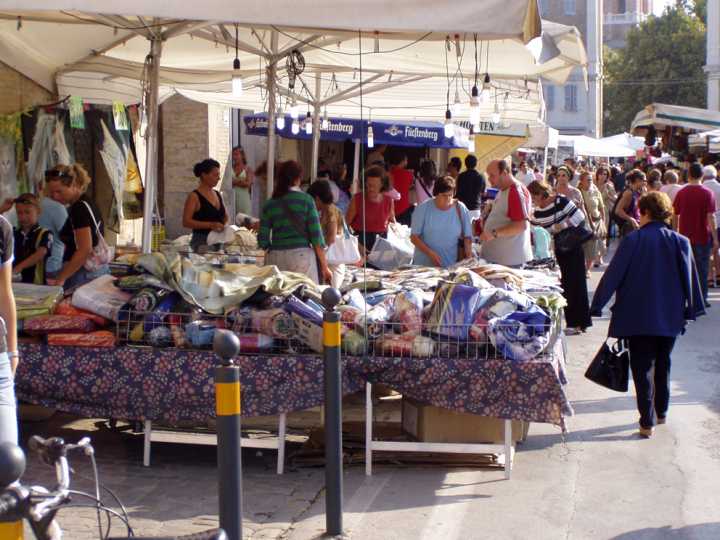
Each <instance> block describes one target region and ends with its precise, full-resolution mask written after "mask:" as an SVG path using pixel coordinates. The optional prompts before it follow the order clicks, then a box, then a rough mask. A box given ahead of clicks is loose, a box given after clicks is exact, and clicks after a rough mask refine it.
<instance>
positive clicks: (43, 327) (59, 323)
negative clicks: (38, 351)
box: [23, 315, 96, 336]
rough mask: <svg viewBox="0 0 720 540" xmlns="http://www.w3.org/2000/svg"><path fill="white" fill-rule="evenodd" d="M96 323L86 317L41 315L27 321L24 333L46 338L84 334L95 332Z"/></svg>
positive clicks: (24, 325) (24, 324)
mask: <svg viewBox="0 0 720 540" xmlns="http://www.w3.org/2000/svg"><path fill="white" fill-rule="evenodd" d="M95 328H96V327H95V323H94V322H92V321H91V320H90V319H88V318H86V317H78V316H73V315H41V316H40V317H33V318H31V319H26V320H25V321H24V323H23V332H25V333H26V334H28V335H31V336H44V335H47V334H57V333H65V334H68V333H77V334H84V333H87V332H93V331H94V330H95Z"/></svg>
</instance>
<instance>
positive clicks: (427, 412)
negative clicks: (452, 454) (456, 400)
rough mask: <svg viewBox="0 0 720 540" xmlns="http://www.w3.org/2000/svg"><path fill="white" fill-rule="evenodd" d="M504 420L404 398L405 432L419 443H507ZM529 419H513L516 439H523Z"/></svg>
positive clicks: (403, 419)
mask: <svg viewBox="0 0 720 540" xmlns="http://www.w3.org/2000/svg"><path fill="white" fill-rule="evenodd" d="M504 422H505V421H504V420H502V419H499V418H491V417H489V416H480V415H478V414H469V413H460V412H455V411H451V410H448V409H442V408H440V407H434V406H432V405H425V404H423V403H420V402H418V401H415V400H413V399H410V398H403V404H402V427H403V431H404V432H405V433H406V434H408V435H410V436H411V437H412V438H414V439H416V440H418V441H420V442H437V443H504V442H505V436H504V430H503V425H504ZM529 428H530V423H529V422H524V421H522V420H513V421H512V432H513V434H512V435H513V442H517V441H524V440H525V438H526V437H527V434H528V430H529Z"/></svg>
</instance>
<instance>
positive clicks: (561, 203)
mask: <svg viewBox="0 0 720 540" xmlns="http://www.w3.org/2000/svg"><path fill="white" fill-rule="evenodd" d="M584 221H585V214H583V211H582V210H580V209H579V208H578V207H577V206H575V203H574V202H572V201H571V200H570V199H568V198H567V197H564V196H563V195H557V196H556V197H555V200H554V201H553V202H552V203H551V204H550V205H549V206H546V207H545V208H536V209H535V213H534V214H533V219H531V220H530V222H531V223H532V224H533V225H537V226H539V227H543V228H545V229H549V228H550V227H552V226H553V225H556V224H559V223H560V224H564V225H565V227H577V226H578V225H580V224H582V223H583V222H584Z"/></svg>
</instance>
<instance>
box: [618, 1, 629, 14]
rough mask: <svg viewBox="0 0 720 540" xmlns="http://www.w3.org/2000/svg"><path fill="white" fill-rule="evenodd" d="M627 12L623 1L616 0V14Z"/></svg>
mask: <svg viewBox="0 0 720 540" xmlns="http://www.w3.org/2000/svg"><path fill="white" fill-rule="evenodd" d="M626 11H627V5H626V3H625V0H618V10H617V12H618V13H625V12H626Z"/></svg>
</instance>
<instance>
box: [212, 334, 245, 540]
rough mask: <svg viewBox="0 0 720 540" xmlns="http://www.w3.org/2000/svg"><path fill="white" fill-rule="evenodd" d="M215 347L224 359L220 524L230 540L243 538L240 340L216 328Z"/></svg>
mask: <svg viewBox="0 0 720 540" xmlns="http://www.w3.org/2000/svg"><path fill="white" fill-rule="evenodd" d="M213 350H214V351H215V354H217V355H218V356H219V357H220V360H221V363H220V365H218V366H216V367H215V410H216V413H217V456H218V498H219V503H220V528H221V529H223V530H224V531H225V533H226V534H227V537H228V539H229V540H242V461H241V456H242V448H241V446H240V439H241V432H240V430H241V425H240V368H239V367H238V366H236V365H235V364H234V363H233V359H234V358H235V357H236V356H237V355H238V353H239V352H240V340H239V339H238V337H237V336H236V335H235V334H233V333H232V332H230V331H229V330H217V331H216V332H215V337H214V338H213Z"/></svg>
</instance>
